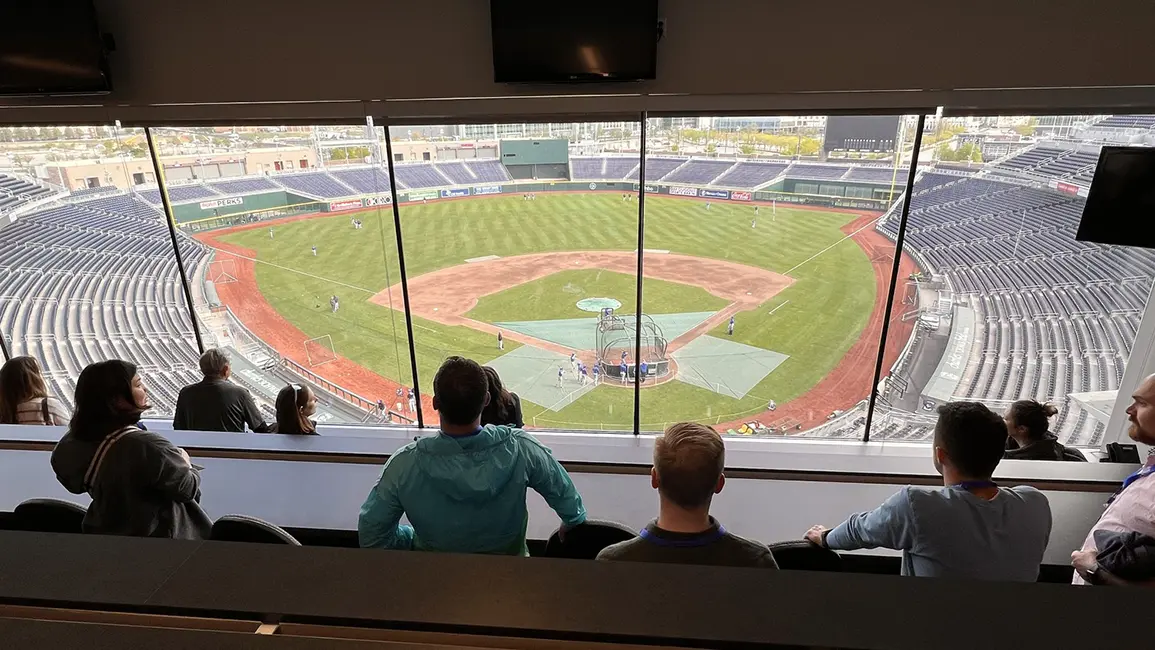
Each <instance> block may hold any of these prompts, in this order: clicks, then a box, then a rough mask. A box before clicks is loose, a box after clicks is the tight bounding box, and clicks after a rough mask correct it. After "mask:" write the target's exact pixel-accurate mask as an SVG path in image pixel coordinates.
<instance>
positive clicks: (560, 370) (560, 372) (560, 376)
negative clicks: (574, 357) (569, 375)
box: [557, 366, 565, 388]
mask: <svg viewBox="0 0 1155 650" xmlns="http://www.w3.org/2000/svg"><path fill="white" fill-rule="evenodd" d="M564 382H565V366H558V367H557V387H558V388H561V386H562V383H564Z"/></svg>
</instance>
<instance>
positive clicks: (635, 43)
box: [489, 0, 658, 83]
mask: <svg viewBox="0 0 1155 650" xmlns="http://www.w3.org/2000/svg"><path fill="white" fill-rule="evenodd" d="M489 8H490V19H491V23H492V28H493V76H494V80H495V81H497V82H498V83H565V82H581V81H639V80H643V79H653V78H654V76H655V75H656V73H657V70H656V68H657V58H658V51H657V46H658V1H657V0H583V1H582V2H556V1H555V2H551V1H549V0H544V1H543V0H536V1H535V0H490V3H489Z"/></svg>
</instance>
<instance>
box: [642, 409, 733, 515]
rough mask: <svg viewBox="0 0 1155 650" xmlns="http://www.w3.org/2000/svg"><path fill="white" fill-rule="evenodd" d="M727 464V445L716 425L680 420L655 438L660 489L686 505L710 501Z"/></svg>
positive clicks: (675, 500) (698, 504)
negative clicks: (709, 425) (714, 426)
mask: <svg viewBox="0 0 1155 650" xmlns="http://www.w3.org/2000/svg"><path fill="white" fill-rule="evenodd" d="M725 465H726V447H725V445H724V444H723V443H722V436H720V435H718V432H717V431H715V430H714V429H713V428H711V427H708V426H706V425H704V424H698V423H696V422H679V423H677V424H673V425H671V426H670V427H669V428H668V429H666V432H665V434H663V435H662V436H661V437H660V438H658V439H657V440H655V441H654V469H655V470H657V472H658V482H659V484H660V486H659V488H658V490H659V491H660V492H661V493H662V495H663V496H665V497H666V498H667V499H669V500H670V501H673V502H674V503H676V504H677V505H679V506H681V507H683V508H700V507H702V506H704V505H707V504H709V503H710V499H711V498H713V496H714V488H715V487H717V485H718V477H720V476H721V475H722V469H723V468H724V467H725Z"/></svg>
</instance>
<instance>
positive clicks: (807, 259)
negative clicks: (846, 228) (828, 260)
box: [782, 217, 882, 275]
mask: <svg viewBox="0 0 1155 650" xmlns="http://www.w3.org/2000/svg"><path fill="white" fill-rule="evenodd" d="M881 218H882V217H878V218H876V219H874V220H873V221H871V222H869V223H867V224H866V225H865V226H863V227H861V228H859V229H858V230H855V231H854V232H852V233H850V234H849V235H847V236H845V237H843V238H842V239H839V240H838V241H836V242H834V243H833V244H831V245H829V246H827V247H826V248H823V249H822V250H820V251H818V252H817V253H815V254H813V255H811V256H810V257H807V258H806V259H804V260H802V261H801V262H799V263H797V264H795V265H794V268H792V269H790V270H789V271H787V272H785V273H783V274H782V275H790V274H792V273H794V271H796V270H797V269H798V267H800V266H803V265H805V264H807V263H809V262H812V261H814V260H815V259H816V258H818V256H820V255H822V254H823V253H825V252H826V251H828V250H830V249H831V248H834V247H835V246H837V245H839V244H841V243H842V242H844V241H846V240H847V239H850V238H852V237H854V236H855V235H857V234H858V233H860V232H862V231H863V230H866V229H867V228H870V227H872V226H874V224H876V223H878V220H879V219H881Z"/></svg>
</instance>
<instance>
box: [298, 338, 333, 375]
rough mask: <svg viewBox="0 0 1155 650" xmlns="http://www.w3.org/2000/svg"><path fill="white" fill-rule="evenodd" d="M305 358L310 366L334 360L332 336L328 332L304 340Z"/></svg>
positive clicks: (313, 366)
mask: <svg viewBox="0 0 1155 650" xmlns="http://www.w3.org/2000/svg"><path fill="white" fill-rule="evenodd" d="M305 358H306V359H307V360H308V362H309V367H310V368H316V367H317V366H320V365H324V364H326V363H329V362H330V361H336V359H337V352H336V350H334V348H333V337H331V336H329V335H328V334H326V335H324V336H318V337H316V338H312V339H306V340H305Z"/></svg>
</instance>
